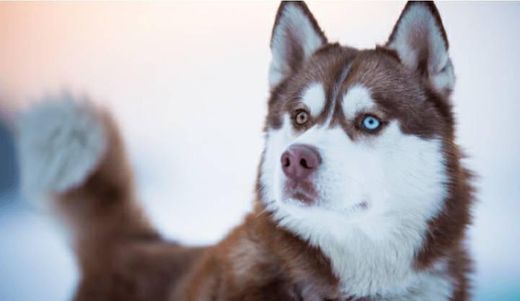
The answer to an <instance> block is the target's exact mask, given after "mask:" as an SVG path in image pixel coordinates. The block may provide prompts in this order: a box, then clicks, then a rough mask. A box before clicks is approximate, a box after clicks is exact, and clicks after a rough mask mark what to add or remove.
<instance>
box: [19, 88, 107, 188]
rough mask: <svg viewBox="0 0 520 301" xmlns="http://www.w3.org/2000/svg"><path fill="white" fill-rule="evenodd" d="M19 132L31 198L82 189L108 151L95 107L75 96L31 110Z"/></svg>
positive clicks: (22, 164)
mask: <svg viewBox="0 0 520 301" xmlns="http://www.w3.org/2000/svg"><path fill="white" fill-rule="evenodd" d="M18 127H19V128H18V129H19V137H18V138H19V139H18V151H19V159H20V168H21V179H22V181H21V182H22V190H23V192H24V193H27V194H29V195H42V194H49V193H61V192H65V191H67V190H69V189H71V188H74V187H76V186H78V185H80V184H81V183H82V182H83V181H85V180H86V178H87V177H88V176H89V175H90V174H91V173H92V172H93V170H94V169H95V168H96V166H97V164H98V163H99V161H100V160H101V157H102V156H103V154H104V152H105V149H106V147H107V141H106V135H105V131H104V127H103V122H102V120H101V119H100V115H99V113H98V112H97V110H96V108H95V107H94V105H93V104H92V103H90V102H88V101H87V100H86V99H80V100H76V99H73V97H71V96H70V95H64V96H60V97H58V98H54V99H50V100H46V101H44V102H42V103H39V104H37V105H35V106H33V107H31V108H30V109H29V110H28V111H27V112H25V113H24V114H23V115H22V116H21V118H20V122H19V124H18Z"/></svg>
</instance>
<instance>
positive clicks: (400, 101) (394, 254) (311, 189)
mask: <svg viewBox="0 0 520 301" xmlns="http://www.w3.org/2000/svg"><path fill="white" fill-rule="evenodd" d="M271 51H272V62H271V66H270V71H269V83H270V89H271V95H270V98H269V102H268V115H267V118H266V122H265V150H264V152H263V153H262V159H261V162H260V165H259V168H258V178H257V186H256V187H257V190H256V191H257V194H256V199H255V207H254V210H253V212H251V213H250V214H249V215H248V216H247V217H246V218H245V220H244V222H243V223H242V224H241V225H240V226H238V227H237V228H235V229H234V230H233V231H232V232H231V233H230V234H229V235H228V236H226V237H225V238H224V239H223V240H222V241H221V242H220V243H218V244H216V245H214V246H210V247H198V248H192V247H186V246H182V245H180V244H177V243H174V242H168V241H165V240H164V239H162V238H161V236H160V235H159V234H158V232H157V231H156V230H154V229H153V228H152V227H151V226H150V224H149V223H148V222H147V220H146V218H145V217H144V216H143V214H142V213H141V211H140V209H139V206H138V205H137V203H136V195H135V192H134V186H133V183H132V182H133V180H132V172H131V170H130V168H129V165H128V161H127V157H126V155H125V151H124V147H123V142H122V140H121V138H120V136H119V134H118V131H117V128H116V125H115V124H114V121H113V119H112V118H111V117H110V115H109V114H108V113H107V112H106V111H104V110H101V109H99V108H97V107H95V106H94V105H92V104H91V103H89V102H85V101H74V100H71V99H68V98H67V97H64V98H63V99H61V100H56V101H52V102H47V103H42V104H40V105H37V106H35V107H34V108H33V109H31V110H30V111H29V112H27V114H25V115H24V117H23V118H22V120H21V124H20V157H21V167H22V174H23V183H24V185H25V187H26V188H27V189H29V190H32V191H37V192H40V193H43V194H45V195H47V196H50V197H51V198H52V199H53V200H52V202H51V204H53V205H54V208H56V210H57V211H58V212H59V213H60V214H61V215H62V216H63V217H64V220H65V221H66V222H67V224H68V225H70V228H71V232H72V237H73V246H74V248H75V251H76V253H77V256H78V262H79V266H80V269H81V280H80V283H79V286H78V289H77V293H76V297H75V300H78V301H79V300H90V301H92V300H112V301H113V300H125V301H128V300H306V301H314V300H371V301H375V300H400V301H405V300H406V301H411V300H436V301H442V300H451V301H463V300H468V299H469V287H470V285H469V281H468V276H469V272H470V260H469V257H468V255H467V251H466V249H465V246H464V240H465V232H466V231H465V230H466V227H467V225H468V224H469V223H470V207H471V204H472V188H471V185H470V184H469V182H470V179H471V176H470V173H469V172H468V170H466V169H465V168H464V167H463V166H462V165H461V158H462V157H463V155H462V154H461V152H460V150H459V147H458V146H457V144H456V143H455V142H454V117H453V113H452V104H451V102H450V94H451V91H452V89H453V86H454V80H455V76H454V71H453V65H452V62H451V60H450V57H449V55H448V40H447V35H446V32H445V31H444V28H443V25H442V22H441V18H440V16H439V13H438V11H437V9H436V7H435V5H434V4H433V3H431V2H421V3H415V2H413V3H412V2H410V3H408V4H407V5H406V7H405V8H404V10H403V12H402V14H401V16H400V18H399V20H398V21H397V24H396V25H395V27H394V29H393V31H392V33H391V34H390V38H389V39H388V41H387V42H386V44H384V45H383V46H378V47H376V48H375V49H369V50H358V49H354V48H351V47H348V46H341V45H339V44H337V43H329V42H328V41H327V38H326V37H325V35H324V33H323V32H322V30H321V29H320V28H319V27H318V24H317V22H316V20H315V19H314V17H313V16H312V15H311V13H310V11H309V10H308V8H307V6H306V5H305V4H304V3H301V2H284V3H282V4H281V5H280V8H279V10H278V13H277V16H276V21H275V24H274V29H273V33H272V40H271Z"/></svg>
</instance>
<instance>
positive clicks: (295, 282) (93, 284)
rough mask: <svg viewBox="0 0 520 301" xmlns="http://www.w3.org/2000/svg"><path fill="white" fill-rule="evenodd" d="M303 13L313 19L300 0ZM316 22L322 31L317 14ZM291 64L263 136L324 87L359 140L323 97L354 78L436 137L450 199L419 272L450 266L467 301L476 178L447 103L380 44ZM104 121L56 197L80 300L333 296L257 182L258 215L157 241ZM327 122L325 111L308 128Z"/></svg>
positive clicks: (392, 111)
mask: <svg viewBox="0 0 520 301" xmlns="http://www.w3.org/2000/svg"><path fill="white" fill-rule="evenodd" d="M283 5H284V4H282V7H283ZM299 5H302V7H303V8H304V11H305V12H306V13H307V14H309V16H312V15H310V12H309V11H308V9H307V8H306V6H305V5H304V4H299ZM432 7H433V9H434V6H432ZM281 9H282V8H281ZM434 11H435V12H436V16H437V17H438V12H437V10H436V9H434ZM277 16H280V10H279V12H278V14H277ZM439 20H440V19H439ZM277 22H278V21H276V22H275V24H277ZM312 23H313V25H314V26H315V27H316V30H317V31H318V32H320V33H322V31H321V29H319V27H318V25H317V23H316V21H315V20H314V18H312ZM442 32H443V35H444V37H445V32H444V30H443V31H442ZM323 39H324V41H326V39H325V37H324V36H323ZM295 55H298V54H295ZM300 55H301V54H300ZM293 63H294V64H292V67H293V73H292V75H291V76H289V77H288V78H286V79H285V80H284V81H283V82H282V83H280V84H279V85H278V86H277V87H275V88H274V89H273V91H272V94H271V97H270V99H269V112H268V116H267V119H266V126H265V127H266V129H267V128H277V127H279V126H280V125H281V116H282V114H284V113H286V112H288V111H291V110H292V109H293V108H294V106H295V104H296V103H298V95H300V93H301V89H302V88H303V87H305V86H306V84H307V83H308V82H310V81H312V80H313V79H319V80H320V82H323V83H324V85H325V86H326V91H328V95H327V99H328V100H329V101H328V102H327V104H326V106H325V110H324V112H328V111H330V110H334V123H335V124H339V125H341V126H342V127H343V129H344V130H345V132H346V133H347V134H348V135H349V136H350V137H352V138H353V139H356V138H357V137H358V136H359V135H360V134H359V133H358V132H356V130H355V124H353V123H351V122H349V121H347V120H345V118H344V114H342V112H341V107H340V106H337V107H336V108H331V106H332V101H330V100H331V99H333V98H334V97H337V95H339V94H341V95H343V93H344V92H345V91H346V90H347V89H348V88H349V87H350V86H351V85H352V84H353V83H358V82H361V83H363V84H364V85H366V86H369V87H370V88H371V91H373V94H374V95H373V96H374V98H375V100H376V101H377V103H378V105H379V107H380V108H381V112H380V114H381V115H383V116H385V118H395V119H398V120H399V121H400V124H401V127H402V128H401V129H402V131H403V132H405V133H409V134H414V135H418V136H421V137H426V138H429V137H433V136H434V135H435V136H440V137H442V139H443V145H444V152H445V154H446V158H447V163H446V164H447V166H448V171H449V178H450V182H449V183H447V184H446V185H447V186H448V192H449V198H448V199H447V200H446V203H445V208H443V210H442V212H441V213H440V215H438V216H437V217H436V218H434V219H433V220H431V221H430V224H429V231H428V233H427V235H426V242H425V244H424V247H423V249H422V250H421V251H420V253H419V254H418V255H417V260H416V268H417V269H426V268H428V267H430V266H431V265H432V264H433V263H434V262H435V260H436V259H439V258H441V257H446V258H449V262H448V265H449V272H450V274H451V277H452V278H453V279H454V280H455V283H456V284H457V287H456V288H455V294H454V296H453V297H452V300H453V301H464V300H468V298H469V297H468V288H469V284H468V279H467V275H468V272H469V269H470V262H469V259H468V256H467V254H466V251H465V249H464V246H463V244H462V243H463V240H464V235H465V228H466V226H467V225H468V224H469V222H470V210H469V208H470V205H471V200H472V189H471V187H470V186H469V184H468V182H469V180H470V178H471V176H470V173H469V172H468V171H467V170H466V169H464V167H463V166H461V164H460V160H461V157H462V155H461V153H460V151H459V149H458V147H457V145H456V144H455V143H454V142H453V141H454V128H453V117H452V112H451V104H450V102H449V100H448V99H446V98H445V97H443V96H441V95H439V94H437V93H435V92H434V91H433V90H432V89H431V87H430V86H429V85H428V83H426V82H425V81H424V80H423V79H422V78H421V77H418V76H417V74H416V73H414V71H411V70H407V69H406V68H405V67H404V66H402V65H401V64H400V62H399V60H398V57H397V56H396V55H395V53H393V51H391V50H387V49H385V48H378V49H375V50H365V51H359V50H356V49H353V48H349V47H342V46H340V45H338V44H327V45H325V46H324V47H322V48H321V49H320V50H319V51H317V53H315V54H314V55H313V57H312V58H311V59H310V60H309V61H308V62H306V63H305V64H298V63H296V62H293ZM345 66H350V67H349V68H350V72H349V74H348V76H347V78H346V80H345V81H344V82H341V83H339V84H340V85H339V86H338V83H337V82H336V81H337V78H338V75H339V74H340V73H341V72H342V70H344V68H345ZM409 99H414V100H416V101H414V102H410V101H408V100H409ZM410 112H412V113H410ZM100 114H103V117H102V120H103V122H104V126H105V129H106V130H107V131H108V136H109V141H110V143H109V149H108V150H107V152H106V153H105V155H104V157H103V159H102V160H101V162H100V163H99V165H98V166H97V168H96V170H95V171H94V172H93V173H92V174H91V175H90V176H89V177H88V179H87V180H86V181H85V182H84V183H83V184H82V185H81V186H80V187H78V188H75V189H72V190H70V191H68V192H66V193H64V194H61V195H57V196H56V199H57V202H56V205H57V210H58V211H59V212H60V213H61V214H62V215H63V216H64V217H65V218H66V221H67V223H69V224H70V225H71V228H72V229H73V234H74V238H75V240H74V248H75V250H76V252H77V254H78V259H79V265H80V267H81V282H80V285H79V287H78V291H77V294H76V298H75V300H92V301H96V300H112V301H118V300H125V301H132V300H136V301H137V300H189V301H191V300H250V301H254V300H340V292H339V286H338V283H339V282H338V279H337V278H336V277H335V276H334V275H333V273H332V269H331V266H330V262H329V259H328V258H326V257H325V256H324V255H323V254H322V253H321V251H320V250H319V249H317V248H315V247H312V246H310V245H309V244H307V243H306V242H305V241H302V240H301V239H299V238H298V237H296V236H295V235H293V234H292V233H290V232H288V231H286V230H284V229H282V228H279V227H278V226H277V225H276V223H275V222H274V221H273V218H272V217H271V216H270V213H268V212H266V211H265V208H264V205H263V202H262V199H261V195H262V194H261V187H260V185H259V184H258V183H257V192H258V193H257V199H256V202H255V209H254V210H253V212H252V213H250V214H249V215H248V216H247V217H246V218H245V221H244V222H243V224H241V225H240V226H238V227H237V228H236V229H234V230H233V231H232V232H231V233H230V234H229V235H227V236H226V238H224V240H222V241H221V242H220V243H218V244H217V245H214V246H211V247H206V248H189V247H184V246H180V245H178V244H176V243H173V242H167V241H165V240H163V239H162V238H161V236H160V235H159V234H158V233H157V231H155V230H154V229H152V228H151V226H150V225H149V223H148V222H147V220H146V219H145V218H144V217H143V215H142V213H141V210H140V209H139V206H138V205H137V203H136V202H135V198H136V197H135V193H134V188H133V183H132V181H133V180H132V175H131V170H130V168H129V165H128V161H127V159H126V155H125V153H124V149H123V142H122V140H121V138H120V136H119V134H118V132H117V129H116V126H115V124H114V122H113V120H112V119H111V118H110V117H109V116H108V115H107V114H105V113H100ZM324 118H325V115H323V114H322V116H318V117H316V118H315V120H311V121H310V123H309V124H310V125H312V124H313V123H320V122H323V121H324ZM301 130H305V129H301ZM343 300H346V299H343ZM348 300H353V299H348ZM356 300H369V299H366V298H360V299H356Z"/></svg>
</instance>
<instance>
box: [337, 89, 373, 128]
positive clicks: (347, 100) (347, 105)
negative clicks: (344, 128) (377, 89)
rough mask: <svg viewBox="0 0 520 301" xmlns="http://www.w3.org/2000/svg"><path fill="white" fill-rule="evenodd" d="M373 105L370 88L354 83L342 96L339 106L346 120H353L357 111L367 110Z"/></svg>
mask: <svg viewBox="0 0 520 301" xmlns="http://www.w3.org/2000/svg"><path fill="white" fill-rule="evenodd" d="M374 107H375V103H374V100H373V99H372V95H371V93H370V90H368V88H366V87H365V86H363V85H361V84H355V85H353V86H352V87H350V88H349V89H348V90H347V93H345V95H344V96H343V103H342V104H341V108H342V109H343V114H345V117H346V118H347V120H351V121H352V120H354V119H355V118H356V117H357V115H358V114H359V113H362V112H369V111H370V110H372V109H373V108H374Z"/></svg>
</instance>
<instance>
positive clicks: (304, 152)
mask: <svg viewBox="0 0 520 301" xmlns="http://www.w3.org/2000/svg"><path fill="white" fill-rule="evenodd" d="M281 160H282V169H283V172H284V173H285V175H286V176H287V177H288V178H290V179H292V180H295V181H301V180H304V179H306V178H307V177H309V176H310V175H311V174H312V173H313V172H314V171H315V170H316V169H318V166H319V165H320V163H321V158H320V154H319V153H318V151H317V150H316V149H315V148H314V147H312V146H309V145H305V144H295V145H292V146H290V147H289V149H288V150H286V151H285V152H284V153H283V154H282V158H281Z"/></svg>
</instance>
